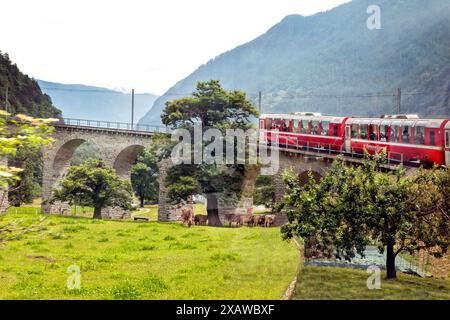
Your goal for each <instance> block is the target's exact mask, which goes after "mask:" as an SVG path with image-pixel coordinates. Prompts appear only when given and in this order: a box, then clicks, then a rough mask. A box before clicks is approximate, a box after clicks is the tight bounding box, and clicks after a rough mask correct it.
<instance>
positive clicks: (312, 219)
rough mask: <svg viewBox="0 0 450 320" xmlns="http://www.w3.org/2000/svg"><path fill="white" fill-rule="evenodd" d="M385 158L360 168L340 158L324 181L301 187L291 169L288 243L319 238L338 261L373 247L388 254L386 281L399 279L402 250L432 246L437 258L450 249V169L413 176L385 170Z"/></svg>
mask: <svg viewBox="0 0 450 320" xmlns="http://www.w3.org/2000/svg"><path fill="white" fill-rule="evenodd" d="M382 163H383V158H381V157H375V158H373V159H368V160H366V161H365V162H364V164H363V165H362V166H360V167H358V168H354V167H352V166H348V165H346V164H345V163H344V161H343V160H342V159H338V160H336V161H335V162H334V163H333V165H332V166H331V168H330V170H329V171H328V172H327V173H326V175H325V176H324V177H323V179H322V180H320V181H316V180H315V179H314V178H313V176H312V174H311V179H310V181H309V182H307V183H306V184H305V185H300V183H299V182H298V178H297V177H296V175H295V174H294V173H293V172H292V171H290V172H289V171H288V172H285V173H284V181H285V183H286V186H287V191H286V194H285V198H284V200H285V208H284V209H283V210H284V211H285V212H286V213H287V214H288V218H289V224H287V225H286V226H284V227H283V228H282V234H283V237H284V238H285V239H288V238H291V237H293V236H300V237H302V238H303V239H314V241H315V242H317V243H319V244H320V246H321V247H329V246H334V248H335V249H336V255H337V257H338V258H340V257H343V258H345V259H347V260H350V259H352V258H353V257H355V255H356V253H357V254H360V255H362V256H363V255H364V251H365V248H366V246H367V245H368V244H369V243H372V242H375V243H378V245H379V249H380V252H384V251H385V250H386V255H387V259H386V270H387V278H395V277H396V269H395V259H396V257H397V255H398V254H400V253H401V252H409V253H413V252H415V251H418V250H422V249H427V248H433V249H435V255H436V256H440V255H442V254H444V253H445V252H447V249H448V247H449V246H450V218H449V211H448V199H449V194H448V192H449V189H448V181H449V180H450V178H449V174H450V173H449V170H438V169H435V170H433V171H426V170H421V171H420V172H419V173H418V174H417V175H416V176H413V177H408V176H406V172H405V170H404V169H403V168H402V167H398V168H397V169H395V170H394V171H393V172H389V173H384V172H382V168H381V164H382Z"/></svg>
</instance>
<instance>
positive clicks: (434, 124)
mask: <svg viewBox="0 0 450 320" xmlns="http://www.w3.org/2000/svg"><path fill="white" fill-rule="evenodd" d="M448 121H449V120H448V119H421V118H417V119H391V118H382V119H376V118H350V119H348V121H347V124H377V125H400V126H401V125H403V126H422V127H426V128H440V127H442V126H443V125H444V124H445V123H446V122H448Z"/></svg>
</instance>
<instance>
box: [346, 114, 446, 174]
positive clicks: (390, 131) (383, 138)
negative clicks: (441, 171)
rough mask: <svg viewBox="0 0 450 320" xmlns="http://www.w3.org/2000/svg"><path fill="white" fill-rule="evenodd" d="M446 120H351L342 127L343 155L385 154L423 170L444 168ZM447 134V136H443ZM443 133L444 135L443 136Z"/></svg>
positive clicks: (413, 118) (415, 118)
mask: <svg viewBox="0 0 450 320" xmlns="http://www.w3.org/2000/svg"><path fill="white" fill-rule="evenodd" d="M448 123H449V120H445V119H420V118H418V117H412V118H408V117H406V116H405V119H397V118H395V117H394V118H392V117H390V118H389V117H388V118H384V119H383V118H382V119H373V118H372V119H369V118H351V119H349V120H348V121H347V122H346V124H345V131H346V133H345V142H344V149H345V152H347V153H361V154H362V153H364V152H365V151H367V152H369V153H370V154H375V153H377V152H380V151H385V152H387V153H388V158H389V159H394V160H398V161H401V162H412V163H414V162H417V163H421V164H425V165H427V166H429V165H432V164H438V165H445V164H446V161H447V163H448V160H449V159H446V157H447V155H446V149H445V148H446V147H445V146H444V144H445V143H446V141H444V140H445V136H444V133H445V132H447V131H446V129H445V128H446V126H448ZM447 133H448V132H447ZM447 133H446V134H447Z"/></svg>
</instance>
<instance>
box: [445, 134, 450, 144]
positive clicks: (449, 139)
mask: <svg viewBox="0 0 450 320" xmlns="http://www.w3.org/2000/svg"><path fill="white" fill-rule="evenodd" d="M445 146H446V147H447V148H450V132H449V131H447V132H445Z"/></svg>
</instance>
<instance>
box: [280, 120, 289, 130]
mask: <svg viewBox="0 0 450 320" xmlns="http://www.w3.org/2000/svg"><path fill="white" fill-rule="evenodd" d="M289 124H290V120H287V119H285V120H282V124H281V131H283V132H289Z"/></svg>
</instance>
